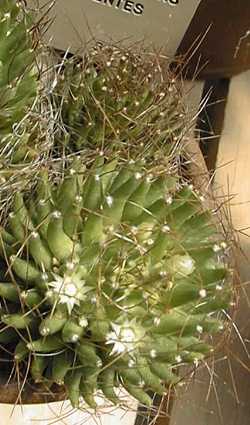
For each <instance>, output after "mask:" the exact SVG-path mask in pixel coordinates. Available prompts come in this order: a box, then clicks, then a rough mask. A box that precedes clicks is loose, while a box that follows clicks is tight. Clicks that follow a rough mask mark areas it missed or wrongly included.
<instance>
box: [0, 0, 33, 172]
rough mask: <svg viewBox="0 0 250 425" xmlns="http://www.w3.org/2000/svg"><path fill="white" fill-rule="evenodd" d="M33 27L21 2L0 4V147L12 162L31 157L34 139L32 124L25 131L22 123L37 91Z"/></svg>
mask: <svg viewBox="0 0 250 425" xmlns="http://www.w3.org/2000/svg"><path fill="white" fill-rule="evenodd" d="M33 25H34V24H33V22H32V18H31V15H30V13H28V12H26V11H25V9H24V7H23V5H22V3H21V2H17V1H16V0H3V1H1V5H0V99H1V100H0V120H1V125H0V148H1V152H2V154H1V160H2V161H4V159H5V158H8V157H9V156H11V161H12V163H17V162H20V161H21V160H23V159H24V158H25V157H26V156H29V157H30V158H31V157H32V155H33V153H32V152H33V150H32V142H33V143H34V138H35V137H34V136H33V137H32V135H31V129H32V124H31V123H30V124H29V127H30V130H27V127H28V121H29V120H28V118H27V119H26V120H25V117H26V116H28V114H29V110H30V108H31V105H32V103H33V102H34V100H35V98H36V96H37V92H38V87H37V78H38V70H37V67H36V66H35V59H36V54H35V50H34V45H33V44H34V43H33V37H32V26H33ZM33 125H34V123H33ZM31 141H32V142H31ZM29 144H30V149H28V145H29ZM3 165H4V164H3Z"/></svg>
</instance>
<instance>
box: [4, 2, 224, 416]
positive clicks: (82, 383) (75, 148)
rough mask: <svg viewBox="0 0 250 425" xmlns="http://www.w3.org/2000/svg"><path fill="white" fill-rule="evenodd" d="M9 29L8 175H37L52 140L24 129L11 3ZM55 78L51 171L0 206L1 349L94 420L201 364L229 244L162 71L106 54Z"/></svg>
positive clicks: (24, 38) (218, 305)
mask: <svg viewBox="0 0 250 425" xmlns="http://www.w3.org/2000/svg"><path fill="white" fill-rule="evenodd" d="M0 18H1V19H0V36H1V37H0V90H1V99H4V102H5V103H1V105H0V114H1V116H2V117H3V119H2V126H1V128H0V145H1V165H2V167H3V170H4V172H5V173H6V175H7V178H8V177H9V174H8V173H9V169H8V168H7V165H9V164H11V166H13V165H15V164H16V163H19V164H20V163H21V164H23V163H25V161H26V160H27V159H29V161H30V167H33V166H34V165H35V166H36V161H35V160H34V156H33V149H34V150H35V152H37V147H36V145H37V144H38V142H37V140H38V141H40V140H41V139H43V137H44V134H43V132H44V129H45V133H46V130H47V133H46V134H47V136H46V137H49V138H50V136H51V133H50V131H48V130H49V129H48V128H44V123H43V126H40V121H39V120H38V126H37V128H36V130H35V133H34V132H33V130H31V132H29V128H30V127H29V125H30V122H32V120H31V121H30V120H29V117H28V118H27V114H28V111H29V108H30V106H31V104H32V102H33V101H34V99H35V98H36V97H37V81H36V80H37V75H36V73H35V72H34V51H33V48H32V38H31V36H30V22H31V21H30V19H31V18H30V15H29V13H28V12H27V11H26V10H25V9H23V7H20V6H19V3H17V4H16V2H15V1H14V0H13V1H12V0H8V1H7V0H5V1H3V2H2V3H1V5H0ZM4 36H5V37H4ZM17 39H18V40H20V43H16V41H17ZM14 42H15V43H14ZM7 48H8V52H7ZM7 53H8V54H7ZM9 53H11V54H9ZM144 55H145V56H144ZM12 63H14V64H15V66H14V68H13V69H12ZM56 68H59V71H58V70H57V72H56V76H55V77H56V78H55V80H54V81H53V84H52V87H51V102H52V104H53V111H52V113H53V114H54V115H53V118H54V120H55V122H54V124H53V125H54V129H55V134H54V135H53V137H52V140H51V146H50V148H51V160H50V161H47V162H46V161H45V162H43V163H42V165H41V164H40V163H39V164H38V165H39V173H38V174H37V175H36V178H35V179H34V181H33V182H32V185H31V189H32V190H24V189H23V188H22V190H20V191H16V193H15V194H14V196H12V195H13V191H12V192H11V191H10V185H9V186H8V190H9V192H8V194H7V195H8V198H9V200H10V198H11V202H9V203H8V208H7V207H6V205H4V204H3V203H1V207H2V208H1V227H0V257H1V270H0V276H1V281H0V300H1V309H0V344H1V351H2V352H3V353H4V355H5V356H6V357H7V359H8V360H9V361H10V362H11V364H12V365H14V367H15V368H16V371H17V373H19V374H21V376H22V377H26V378H27V379H28V381H29V382H31V383H34V382H35V383H41V384H43V385H45V386H46V387H47V388H48V387H51V386H52V385H53V384H57V385H62V386H63V387H64V388H65V390H66V393H67V396H68V397H69V399H70V401H71V403H72V406H73V407H78V406H79V405H80V403H81V399H82V398H83V399H84V401H85V402H86V403H87V404H88V405H89V406H90V407H92V408H95V407H96V399H95V395H96V393H98V394H102V395H103V396H104V398H105V399H107V400H109V401H110V402H111V403H113V404H119V403H122V399H121V398H120V397H119V388H120V387H123V388H125V389H126V390H127V392H128V393H130V394H131V395H132V396H133V397H135V398H136V399H137V400H138V401H139V402H141V403H142V404H145V405H151V402H152V400H151V398H150V396H149V395H148V390H152V391H154V392H156V393H158V394H163V393H164V392H165V391H166V387H165V384H168V385H174V384H175V383H177V382H178V381H179V380H180V379H182V376H181V373H178V370H179V366H180V365H183V364H194V365H196V364H197V363H199V361H201V360H202V359H204V358H205V357H206V356H208V355H209V354H210V352H211V350H212V347H211V344H210V336H211V335H212V334H213V333H216V332H219V331H220V330H221V329H222V327H223V322H222V320H221V317H220V311H221V310H222V309H223V308H225V307H226V306H227V305H228V302H229V300H230V296H231V287H230V285H229V284H228V283H227V277H228V275H229V271H228V268H227V266H226V262H225V261H224V258H225V255H224V254H225V253H224V251H225V250H226V249H227V246H226V243H225V242H224V241H223V238H222V236H221V234H220V232H219V231H218V226H217V225H216V223H215V220H214V217H213V213H212V211H211V210H210V209H208V208H207V207H206V204H205V203H204V200H203V197H202V196H201V195H200V194H199V192H198V191H197V190H195V188H194V187H193V186H192V184H190V182H189V181H188V180H187V179H186V178H185V177H183V176H182V173H181V172H180V163H181V156H180V154H182V143H180V141H181V140H182V136H183V135H184V134H185V133H186V130H187V117H186V115H185V108H184V107H183V105H182V100H181V96H180V94H179V92H178V91H179V88H178V87H179V86H178V84H176V82H175V79H173V77H172V74H171V73H170V71H169V64H168V62H167V63H165V65H164V66H162V64H160V61H159V56H154V55H151V54H148V55H146V54H145V53H143V54H140V55H138V54H134V53H132V52H131V51H130V50H122V49H118V48H116V47H110V46H109V47H102V48H100V47H97V48H96V49H93V50H91V52H90V53H89V54H88V56H86V57H85V58H84V60H79V58H75V57H73V58H72V59H66V60H65V61H64V62H63V63H62V64H61V65H60V66H58V67H56ZM10 71H11V72H10ZM48 91H49V90H48ZM48 91H46V94H45V95H44V96H47V93H48ZM43 94H44V93H43V92H41V96H40V98H39V102H38V104H39V105H40V106H41V99H42V98H43ZM50 113H51V111H50ZM28 115H29V114H28ZM42 118H43V117H42ZM47 124H48V123H47V121H46V120H45V125H47ZM19 126H20V128H22V129H23V133H22V135H21V136H18V135H17V134H16V133H17V132H16V130H17V127H19ZM48 135H49V136H48ZM54 136H55V137H54ZM46 137H45V138H46ZM34 139H36V140H34ZM22 140H23V142H22ZM33 142H34V144H33ZM39 155H40V153H39V152H38V156H39ZM38 162H39V161H38ZM6 164H7V165H6ZM4 190H7V189H6V188H4V189H3V188H1V196H2V195H3V193H4ZM1 202H2V200H1ZM3 205H4V207H3Z"/></svg>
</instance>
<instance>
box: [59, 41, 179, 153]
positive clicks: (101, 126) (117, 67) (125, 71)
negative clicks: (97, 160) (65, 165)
mask: <svg viewBox="0 0 250 425" xmlns="http://www.w3.org/2000/svg"><path fill="white" fill-rule="evenodd" d="M59 69H60V72H58V75H57V85H56V87H55V90H54V97H55V101H56V103H57V104H58V107H59V108H60V111H61V112H60V115H61V121H62V122H61V123H60V126H59V131H58V133H59V135H58V137H57V140H58V145H59V146H60V145H63V146H65V147H66V151H68V152H72V151H79V150H82V149H88V148H89V149H95V150H97V151H98V150H99V151H100V152H103V151H104V153H105V152H109V154H110V152H111V153H113V152H114V151H115V152H117V153H119V155H120V157H125V159H127V158H130V157H131V156H132V157H135V156H136V155H138V156H140V155H142V153H143V154H144V156H145V155H146V156H147V158H150V159H152V157H157V156H160V157H162V156H163V155H165V156H167V155H169V153H170V152H171V150H172V149H173V141H175V140H178V139H179V138H180V136H181V135H183V133H184V132H185V127H186V114H185V108H184V105H183V103H182V101H181V97H180V94H179V88H178V85H177V84H176V80H175V78H174V76H173V75H172V73H171V71H170V69H169V61H168V60H166V58H159V57H158V56H157V55H150V54H149V53H147V52H145V51H144V52H142V54H141V55H139V54H136V53H134V52H133V51H132V49H131V50H128V49H127V50H125V51H124V50H123V49H122V48H117V47H111V46H108V47H107V46H106V47H96V48H93V49H92V51H91V52H90V53H89V55H88V56H87V57H85V58H84V60H83V61H81V60H80V59H79V58H75V57H73V58H70V59H65V60H64V61H63V67H60V68H59ZM61 128H64V137H62V131H61ZM163 149H164V150H163Z"/></svg>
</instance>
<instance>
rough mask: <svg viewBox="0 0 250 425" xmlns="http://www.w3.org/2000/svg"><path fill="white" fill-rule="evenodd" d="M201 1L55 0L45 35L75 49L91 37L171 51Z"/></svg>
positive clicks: (60, 45) (56, 42) (179, 40)
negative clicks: (50, 23) (142, 44)
mask: <svg viewBox="0 0 250 425" xmlns="http://www.w3.org/2000/svg"><path fill="white" fill-rule="evenodd" d="M30 1H32V0H30ZM33 1H34V0H33ZM35 1H36V0H35ZM200 1H201V0H56V4H55V6H54V8H53V9H52V11H51V17H52V18H54V22H53V24H52V25H51V27H50V30H49V32H48V34H47V35H48V36H49V37H50V38H51V39H52V44H53V45H54V46H55V47H57V48H59V49H63V50H66V49H67V48H70V50H72V51H76V50H78V49H79V48H81V47H82V46H83V45H84V44H86V43H88V42H89V41H90V40H91V39H93V38H94V39H95V40H101V41H105V40H108V41H111V40H112V41H114V42H117V41H119V42H120V41H123V42H124V41H126V42H127V43H128V44H130V45H131V44H133V43H134V42H136V41H144V42H145V45H151V46H152V47H155V48H157V49H159V48H163V49H164V52H167V54H169V55H171V54H174V53H175V51H176V49H177V47H178V45H179V44H180V42H181V40H182V38H183V36H184V34H185V32H186V30H187V28H188V25H189V24H190V22H191V19H192V17H193V15H194V13H195V11H196V9H197V7H198V5H199V3H200ZM39 4H40V5H44V4H48V0H40V2H39Z"/></svg>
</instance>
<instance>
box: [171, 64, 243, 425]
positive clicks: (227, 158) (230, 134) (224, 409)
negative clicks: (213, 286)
mask: <svg viewBox="0 0 250 425" xmlns="http://www.w3.org/2000/svg"><path fill="white" fill-rule="evenodd" d="M215 183H216V185H217V188H218V190H217V193H218V196H221V193H222V192H224V195H227V194H230V196H231V200H230V204H231V208H230V210H231V220H232V223H233V225H234V227H235V228H236V229H237V230H240V231H241V232H240V234H239V236H240V242H241V250H242V253H244V256H243V254H241V253H240V252H239V256H238V265H239V269H240V275H241V280H242V285H241V287H242V289H241V291H240V302H239V305H238V313H237V315H236V317H235V318H234V329H233V331H232V335H233V339H232V342H231V344H230V345H228V346H225V349H224V351H222V352H221V354H220V356H219V358H218V360H217V361H216V363H215V364H211V365H209V366H208V365H206V364H204V366H203V368H202V369H201V370H200V372H199V373H197V374H196V381H195V382H194V381H192V380H191V382H190V383H189V385H187V386H186V388H183V389H182V393H181V391H180V393H179V400H178V402H176V403H175V406H174V412H173V416H172V419H171V425H249V424H250V402H249V399H250V356H249V351H250V350H249V348H250V347H249V342H250V290H249V289H250V285H249V281H250V239H249V234H250V231H249V229H247V228H248V227H249V226H250V72H247V73H245V74H242V75H240V76H238V77H236V78H234V79H233V80H232V82H231V85H230V90H229V99H228V104H227V108H226V116H225V126H224V130H223V133H222V139H221V143H220V147H219V157H218V162H217V173H216V176H215Z"/></svg>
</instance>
